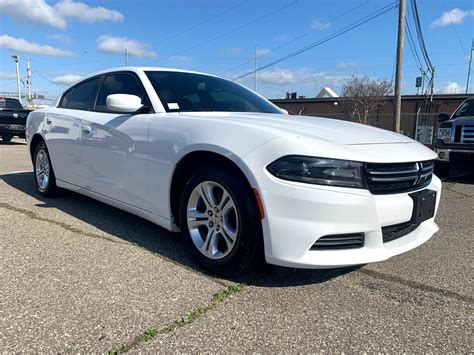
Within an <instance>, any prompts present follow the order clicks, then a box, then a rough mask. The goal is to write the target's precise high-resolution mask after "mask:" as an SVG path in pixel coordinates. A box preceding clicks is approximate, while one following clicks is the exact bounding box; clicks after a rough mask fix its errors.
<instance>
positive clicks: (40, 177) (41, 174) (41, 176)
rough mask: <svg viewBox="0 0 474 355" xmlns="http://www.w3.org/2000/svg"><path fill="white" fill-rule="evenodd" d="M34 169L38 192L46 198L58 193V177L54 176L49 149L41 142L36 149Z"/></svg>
mask: <svg viewBox="0 0 474 355" xmlns="http://www.w3.org/2000/svg"><path fill="white" fill-rule="evenodd" d="M33 162H34V164H33V169H34V179H35V186H36V190H37V191H38V192H39V193H40V194H41V195H42V196H45V197H52V196H54V195H55V193H56V192H57V187H56V177H55V175H54V171H53V166H52V165H51V158H50V156H49V152H48V148H47V147H46V144H45V143H44V142H40V143H39V144H38V145H37V146H36V149H35V154H34V157H33Z"/></svg>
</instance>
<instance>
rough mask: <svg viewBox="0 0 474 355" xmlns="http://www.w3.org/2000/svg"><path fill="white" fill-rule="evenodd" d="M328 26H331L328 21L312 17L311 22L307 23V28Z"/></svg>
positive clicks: (319, 28) (315, 28) (314, 28)
mask: <svg viewBox="0 0 474 355" xmlns="http://www.w3.org/2000/svg"><path fill="white" fill-rule="evenodd" d="M329 27H331V23H330V22H325V21H320V20H318V19H316V18H315V19H313V20H312V21H311V24H310V25H309V28H310V29H311V30H326V29H328V28H329Z"/></svg>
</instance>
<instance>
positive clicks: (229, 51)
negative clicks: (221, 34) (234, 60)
mask: <svg viewBox="0 0 474 355" xmlns="http://www.w3.org/2000/svg"><path fill="white" fill-rule="evenodd" d="M221 52H222V53H224V54H227V55H237V54H240V53H241V52H242V48H238V47H233V48H223V49H222V50H221Z"/></svg>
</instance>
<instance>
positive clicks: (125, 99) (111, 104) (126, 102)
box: [105, 94, 143, 113]
mask: <svg viewBox="0 0 474 355" xmlns="http://www.w3.org/2000/svg"><path fill="white" fill-rule="evenodd" d="M105 102H106V104H107V108H108V109H109V110H110V111H112V112H127V113H128V112H130V113H132V112H136V111H138V110H139V109H141V108H142V106H143V104H142V99H140V98H139V97H138V96H135V95H128V94H113V95H109V96H107V99H106V100H105Z"/></svg>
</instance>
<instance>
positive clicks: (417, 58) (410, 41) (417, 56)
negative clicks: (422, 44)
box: [406, 19, 423, 72]
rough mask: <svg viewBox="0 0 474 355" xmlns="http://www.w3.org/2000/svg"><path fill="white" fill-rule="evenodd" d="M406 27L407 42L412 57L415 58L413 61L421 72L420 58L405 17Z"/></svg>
mask: <svg viewBox="0 0 474 355" xmlns="http://www.w3.org/2000/svg"><path fill="white" fill-rule="evenodd" d="M406 28H407V32H408V44H409V47H410V49H411V53H412V55H413V59H415V62H417V63H418V65H419V68H420V71H421V72H423V64H422V63H421V59H420V57H419V55H418V51H417V50H416V47H415V41H414V40H413V35H412V32H411V28H410V24H409V23H408V19H406Z"/></svg>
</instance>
